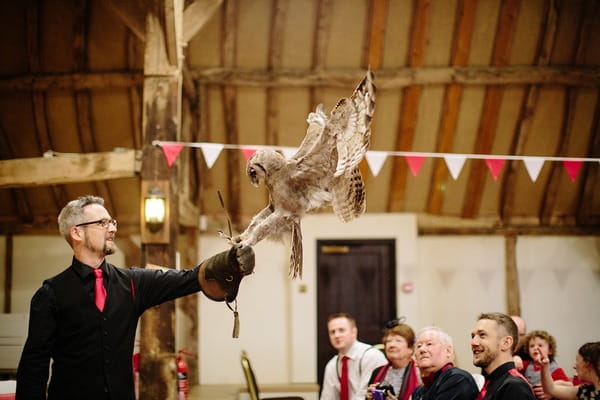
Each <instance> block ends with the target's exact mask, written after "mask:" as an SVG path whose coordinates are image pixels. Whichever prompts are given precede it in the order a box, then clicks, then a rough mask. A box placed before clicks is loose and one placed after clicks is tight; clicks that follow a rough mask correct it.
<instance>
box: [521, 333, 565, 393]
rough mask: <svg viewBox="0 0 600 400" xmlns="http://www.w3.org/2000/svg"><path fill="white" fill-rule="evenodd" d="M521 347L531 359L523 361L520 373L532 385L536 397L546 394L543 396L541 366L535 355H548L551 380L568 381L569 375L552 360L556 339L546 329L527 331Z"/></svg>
mask: <svg viewBox="0 0 600 400" xmlns="http://www.w3.org/2000/svg"><path fill="white" fill-rule="evenodd" d="M523 347H524V348H525V351H527V354H528V355H529V357H531V359H532V360H533V361H523V370H522V373H523V375H524V376H525V378H527V380H528V381H529V384H531V386H532V387H533V392H534V394H535V396H536V397H537V398H540V399H545V398H547V396H544V391H543V389H542V385H541V384H542V380H541V368H542V366H541V364H539V363H537V362H536V361H535V357H536V355H538V354H545V355H546V356H547V357H548V359H549V360H550V364H549V366H548V368H549V369H550V375H551V377H552V379H553V380H555V381H566V382H569V377H568V376H567V374H565V371H564V370H563V369H562V368H560V367H559V366H558V364H557V363H556V361H555V360H554V358H555V357H556V340H555V339H554V336H552V335H551V334H549V333H548V332H546V331H532V332H529V334H528V335H527V337H525V343H524V344H523Z"/></svg>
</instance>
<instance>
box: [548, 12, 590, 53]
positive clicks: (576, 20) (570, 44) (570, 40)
mask: <svg viewBox="0 0 600 400" xmlns="http://www.w3.org/2000/svg"><path fill="white" fill-rule="evenodd" d="M582 6H583V1H582V0H572V1H569V2H568V4H565V5H564V6H563V7H561V8H560V12H559V19H558V27H557V28H558V29H557V31H556V42H555V43H554V49H553V50H552V64H572V63H573V61H574V60H575V58H574V57H575V53H576V51H577V45H578V43H577V42H578V40H579V39H578V36H579V35H578V31H579V29H580V28H581V26H580V24H581V12H582Z"/></svg>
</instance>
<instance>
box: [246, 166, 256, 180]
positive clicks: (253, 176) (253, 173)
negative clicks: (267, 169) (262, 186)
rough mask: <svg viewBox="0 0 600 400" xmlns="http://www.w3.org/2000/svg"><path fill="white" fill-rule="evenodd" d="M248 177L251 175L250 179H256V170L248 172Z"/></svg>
mask: <svg viewBox="0 0 600 400" xmlns="http://www.w3.org/2000/svg"><path fill="white" fill-rule="evenodd" d="M248 175H250V178H252V179H254V178H256V171H255V170H254V168H251V169H250V171H248Z"/></svg>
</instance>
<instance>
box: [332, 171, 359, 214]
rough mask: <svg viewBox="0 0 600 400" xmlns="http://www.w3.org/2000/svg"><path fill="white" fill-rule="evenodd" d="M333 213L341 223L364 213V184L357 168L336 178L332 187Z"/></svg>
mask: <svg viewBox="0 0 600 400" xmlns="http://www.w3.org/2000/svg"><path fill="white" fill-rule="evenodd" d="M332 205H333V212H334V213H335V215H337V216H338V218H339V219H340V220H342V221H343V222H349V221H352V220H353V219H354V218H356V217H359V216H360V215H361V214H363V213H364V212H365V209H366V207H367V197H366V191H365V184H364V182H363V179H362V175H361V174H360V170H359V169H358V167H355V168H354V169H352V170H351V171H349V172H347V173H346V174H344V175H342V176H340V177H339V178H337V182H336V184H335V185H334V187H333V202H332Z"/></svg>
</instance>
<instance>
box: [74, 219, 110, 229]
mask: <svg viewBox="0 0 600 400" xmlns="http://www.w3.org/2000/svg"><path fill="white" fill-rule="evenodd" d="M93 224H98V225H99V226H100V227H102V229H106V228H108V226H109V225H110V224H112V225H113V226H114V227H115V229H116V228H117V220H116V219H108V218H102V219H97V220H95V221H90V222H82V223H81V224H77V225H75V226H86V225H93Z"/></svg>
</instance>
